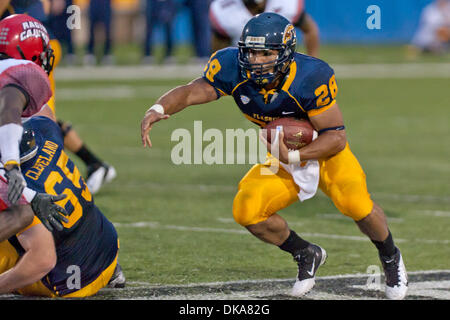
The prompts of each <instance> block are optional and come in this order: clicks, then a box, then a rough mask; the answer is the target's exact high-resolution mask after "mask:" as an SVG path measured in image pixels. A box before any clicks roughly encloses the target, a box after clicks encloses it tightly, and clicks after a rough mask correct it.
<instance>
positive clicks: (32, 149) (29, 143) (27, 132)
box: [19, 122, 38, 163]
mask: <svg viewBox="0 0 450 320" xmlns="http://www.w3.org/2000/svg"><path fill="white" fill-rule="evenodd" d="M19 150H20V163H25V162H27V161H28V160H30V159H32V158H34V157H35V156H36V153H37V151H38V145H37V144H36V139H35V136H34V131H33V129H32V128H31V126H29V125H27V122H25V123H24V124H23V133H22V140H21V141H20V147H19Z"/></svg>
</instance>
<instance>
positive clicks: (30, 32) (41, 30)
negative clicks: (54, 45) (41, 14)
mask: <svg viewBox="0 0 450 320" xmlns="http://www.w3.org/2000/svg"><path fill="white" fill-rule="evenodd" d="M22 28H23V31H22V32H21V33H20V41H24V40H26V39H28V38H31V37H36V38H43V39H44V41H45V43H46V44H48V42H49V38H48V36H47V30H46V29H45V27H44V26H43V25H42V24H40V23H39V22H33V21H25V22H23V23H22Z"/></svg>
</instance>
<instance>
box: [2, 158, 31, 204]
mask: <svg viewBox="0 0 450 320" xmlns="http://www.w3.org/2000/svg"><path fill="white" fill-rule="evenodd" d="M4 169H5V176H6V179H8V201H9V202H10V203H11V205H14V204H16V202H17V201H18V200H19V199H20V196H21V195H22V192H23V189H25V187H26V186H27V184H26V182H25V179H24V177H23V176H22V172H20V168H19V167H18V166H17V165H14V166H12V167H11V168H10V169H6V168H4Z"/></svg>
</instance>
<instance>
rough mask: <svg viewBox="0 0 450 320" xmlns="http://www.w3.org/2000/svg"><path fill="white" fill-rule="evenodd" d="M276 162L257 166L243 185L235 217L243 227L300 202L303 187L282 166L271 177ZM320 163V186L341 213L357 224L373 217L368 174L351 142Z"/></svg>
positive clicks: (234, 210) (235, 208) (239, 188)
mask: <svg viewBox="0 0 450 320" xmlns="http://www.w3.org/2000/svg"><path fill="white" fill-rule="evenodd" d="M273 161H277V160H276V159H274V158H269V159H268V160H267V161H266V162H265V163H264V164H256V165H254V166H253V167H252V168H251V169H250V171H248V172H247V174H246V175H245V176H244V177H243V178H242V180H241V181H240V182H239V187H238V192H237V194H236V196H235V198H234V202H233V217H234V219H235V220H236V222H237V223H239V224H240V225H242V226H248V225H252V224H256V223H259V222H262V221H265V220H266V219H268V218H269V217H270V216H271V215H273V214H274V213H276V212H277V211H279V210H281V209H284V208H286V207H287V206H289V205H291V204H292V203H294V202H295V201H298V200H299V199H298V192H299V187H298V186H297V185H296V184H295V182H294V179H293V178H292V176H291V175H290V174H289V173H288V172H287V171H286V170H284V169H283V167H282V166H278V167H277V168H278V171H277V172H276V173H275V174H267V173H269V171H270V170H271V165H272V166H273ZM319 164H320V181H319V187H320V189H321V190H322V191H323V192H324V193H325V194H326V195H327V196H328V197H330V198H331V200H332V201H333V203H334V205H335V206H336V207H337V208H338V209H339V211H340V212H341V213H343V214H344V215H346V216H349V217H350V218H352V219H353V220H355V221H359V220H361V219H363V218H365V217H366V216H367V215H369V213H370V212H371V211H372V208H373V201H372V200H371V198H370V195H369V192H368V191H367V185H366V175H365V174H364V171H363V170H362V168H361V165H360V164H359V162H358V160H357V159H356V157H355V156H354V155H353V153H352V152H351V150H350V147H349V145H348V143H347V145H346V146H345V149H344V150H342V151H341V152H339V153H337V154H336V155H334V156H332V157H329V158H327V159H324V160H320V161H319ZM264 173H266V174H264Z"/></svg>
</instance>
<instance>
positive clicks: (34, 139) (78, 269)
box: [0, 116, 125, 297]
mask: <svg viewBox="0 0 450 320" xmlns="http://www.w3.org/2000/svg"><path fill="white" fill-rule="evenodd" d="M24 129H25V130H24V134H23V138H22V141H23V142H24V143H22V144H21V150H20V162H21V170H22V172H23V175H24V177H25V179H26V182H27V184H28V186H29V187H30V188H32V189H33V190H36V191H38V192H42V193H47V194H50V195H56V194H64V195H66V198H65V199H63V200H61V201H59V202H58V204H59V205H61V206H62V207H63V208H64V209H65V211H66V212H67V214H68V217H67V220H65V221H64V222H63V229H62V230H61V231H54V232H49V231H48V230H47V229H45V228H44V226H43V225H42V224H41V221H40V220H39V219H37V218H34V220H33V222H32V223H31V224H30V225H29V226H28V227H26V228H25V229H24V230H21V231H20V232H19V233H18V234H17V235H16V236H14V237H11V238H9V239H8V241H3V242H0V257H1V258H2V259H0V293H10V292H15V291H17V292H19V293H20V294H23V295H33V296H46V297H87V296H91V295H93V294H95V293H97V292H98V290H100V289H101V288H103V287H105V286H107V285H109V286H112V287H118V286H121V287H123V286H124V284H125V277H124V276H123V272H122V271H121V268H120V266H119V265H118V263H117V260H118V252H119V239H118V236H117V232H116V230H115V228H114V226H113V224H112V223H111V222H110V221H108V219H107V218H106V217H105V216H104V215H103V214H102V212H101V211H100V210H99V208H98V207H97V206H96V205H95V203H94V199H93V197H92V195H91V193H90V191H89V189H88V187H87V185H86V183H85V182H84V180H83V178H82V177H81V174H80V172H79V171H78V169H77V167H76V166H75V165H74V163H73V162H72V161H71V160H70V159H69V158H68V156H67V154H66V153H65V151H64V147H63V146H64V138H63V136H62V134H61V131H60V129H59V127H58V125H57V124H56V123H55V122H54V121H53V120H52V119H50V118H47V117H42V116H34V117H32V118H31V119H30V120H28V121H27V122H26V123H25V124H24Z"/></svg>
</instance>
